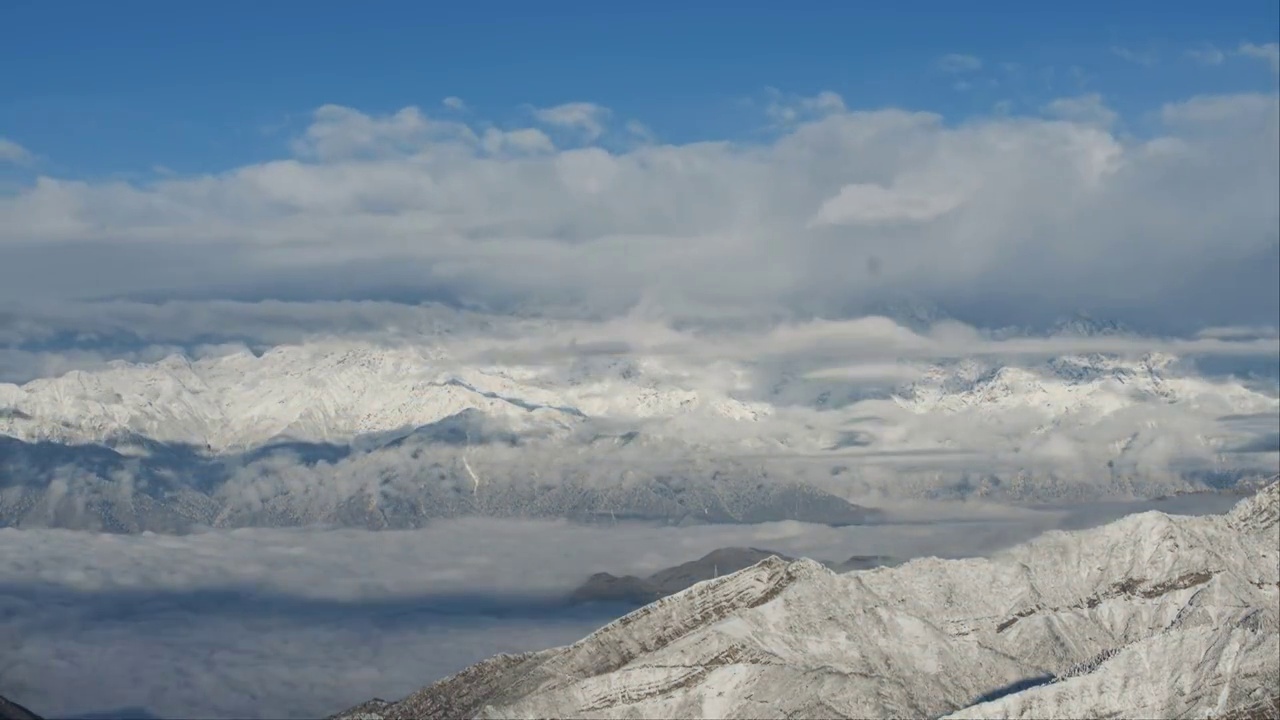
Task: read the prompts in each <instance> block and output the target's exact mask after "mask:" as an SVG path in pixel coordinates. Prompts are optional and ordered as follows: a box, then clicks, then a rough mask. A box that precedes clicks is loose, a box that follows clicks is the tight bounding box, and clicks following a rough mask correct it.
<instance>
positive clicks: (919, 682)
mask: <svg viewBox="0 0 1280 720" xmlns="http://www.w3.org/2000/svg"><path fill="white" fill-rule="evenodd" d="M1278 517H1280V485H1277V484H1272V485H1270V486H1269V487H1267V488H1265V489H1263V490H1262V491H1261V492H1260V493H1259V494H1258V495H1257V496H1256V497H1254V498H1250V499H1247V500H1244V501H1242V502H1241V503H1240V504H1239V505H1238V506H1237V507H1236V508H1235V509H1234V510H1233V511H1231V512H1230V513H1227V514H1225V515H1216V516H1201V517H1183V516H1170V515H1164V514H1161V513H1156V512H1148V513H1142V514H1139V515H1135V516H1130V517H1127V518H1124V519H1122V520H1119V521H1117V522H1114V523H1112V524H1110V525H1106V526H1103V527H1100V528H1094V529H1091V530H1085V531H1076V532H1053V533H1049V534H1047V535H1045V536H1043V537H1041V538H1038V539H1036V540H1033V541H1031V542H1029V543H1026V544H1024V545H1021V546H1018V547H1015V548H1012V549H1010V550H1007V551H1005V552H1003V553H1000V554H998V555H996V556H994V557H992V558H990V559H976V560H939V559H934V558H926V559H920V560H916V561H913V562H910V563H907V564H905V565H902V566H900V567H896V568H879V569H875V570H869V571H859V572H853V573H849V574H846V575H836V574H834V573H832V572H830V571H828V570H827V569H825V568H824V567H822V566H821V565H819V564H817V563H815V562H813V561H809V560H799V561H795V562H792V563H787V562H784V561H782V560H780V559H778V558H771V559H769V560H765V561H763V562H761V563H759V564H757V565H755V566H753V567H750V568H747V569H745V570H742V571H740V572H738V573H734V574H733V575H729V576H725V577H721V578H717V579H714V580H708V581H705V582H702V583H699V584H697V585H695V586H693V587H691V588H689V589H688V590H685V591H683V592H681V593H678V594H676V595H673V596H670V597H667V598H664V599H662V600H659V601H657V602H655V603H653V604H651V605H649V606H646V607H644V608H642V609H640V610H637V611H636V612H634V613H632V614H630V615H627V616H625V617H623V618H621V619H619V620H617V621H615V622H614V623H612V624H610V625H608V626H606V627H604V628H602V629H600V630H598V631H597V632H595V633H592V634H591V635H589V636H587V637H586V638H584V639H582V640H581V641H579V642H577V643H575V644H573V645H570V646H567V647H564V648H557V649H553V650H547V651H543V652H540V653H534V654H531V655H528V656H521V657H509V658H505V659H501V660H500V661H498V660H495V661H490V662H489V664H481V665H479V666H476V667H474V668H471V669H469V670H468V671H464V672H463V673H461V674H459V675H457V676H454V677H451V678H446V679H445V680H442V681H440V682H439V683H436V684H434V685H431V686H428V687H426V688H424V689H423V690H421V691H419V692H418V693H415V694H414V695H411V696H409V697H408V698H406V699H404V700H403V701H401V702H399V703H393V704H390V705H387V706H385V707H382V708H379V709H378V710H377V713H376V714H377V715H378V716H379V717H381V718H384V719H385V720H395V719H398V718H408V717H417V718H430V717H526V718H533V717H588V716H589V717H615V718H642V717H671V718H687V717H709V718H714V717H780V716H788V717H904V716H910V717H939V716H944V717H948V718H950V717H955V718H961V717H1009V718H1032V717H1035V718H1044V717H1105V716H1116V715H1119V716H1126V717H1212V716H1216V715H1219V714H1222V713H1224V712H1227V711H1229V710H1231V709H1233V708H1237V707H1240V706H1243V705H1248V704H1251V703H1254V702H1257V701H1258V700H1259V699H1262V698H1264V697H1267V693H1271V694H1276V693H1277V687H1278V685H1280V632H1278V630H1280V525H1277V518H1278ZM1002 688H1004V689H1006V690H1008V693H1007V694H1003V696H1000V695H1001V689H1002Z"/></svg>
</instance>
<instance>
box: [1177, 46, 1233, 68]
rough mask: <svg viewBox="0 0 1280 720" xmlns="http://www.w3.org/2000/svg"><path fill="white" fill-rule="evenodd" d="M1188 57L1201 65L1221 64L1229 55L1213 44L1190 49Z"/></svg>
mask: <svg viewBox="0 0 1280 720" xmlns="http://www.w3.org/2000/svg"><path fill="white" fill-rule="evenodd" d="M1187 57H1189V58H1191V59H1192V60H1194V61H1196V62H1198V63H1200V64H1201V65H1221V64H1222V61H1223V60H1226V58H1227V55H1226V53H1224V52H1222V51H1221V50H1219V49H1218V48H1216V47H1214V46H1213V45H1204V46H1201V47H1198V48H1192V49H1190V50H1188V51H1187Z"/></svg>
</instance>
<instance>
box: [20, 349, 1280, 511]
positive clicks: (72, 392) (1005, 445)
mask: <svg viewBox="0 0 1280 720" xmlns="http://www.w3.org/2000/svg"><path fill="white" fill-rule="evenodd" d="M1104 331H1105V332H1109V330H1107V328H1103V329H1102V330H1100V331H1099V332H1104ZM897 370H900V371H901V372H900V375H901V376H902V377H901V379H890V380H883V381H876V382H870V383H864V382H860V381H850V380H846V379H841V378H839V377H810V376H809V374H808V373H807V372H803V371H802V370H801V369H797V368H769V367H758V366H753V365H751V364H750V363H747V364H740V365H724V366H723V367H720V366H717V367H715V368H704V367H694V366H686V365H679V366H671V365H668V366H664V365H663V364H662V363H660V362H658V361H650V360H646V359H644V358H621V357H614V356H612V355H610V354H607V353H606V354H604V355H600V356H596V355H590V354H588V355H585V356H583V357H580V358H575V359H574V360H573V361H572V362H568V363H565V364H564V366H563V367H554V368H551V369H547V368H542V369H536V368H529V367H523V366H520V365H518V364H512V365H487V364H462V363H459V362H457V361H456V360H452V359H450V357H449V354H448V353H447V352H445V351H443V350H441V349H440V348H436V347H425V346H423V347H419V346H410V345H401V346H394V347H383V346H377V345H371V344H359V343H347V342H337V341H334V342H316V343H311V344H305V345H296V346H281V347H277V348H274V349H272V350H270V351H268V352H265V353H263V354H261V355H260V356H259V355H254V354H252V353H249V352H244V353H240V354H235V355H229V356H223V357H218V358H208V359H203V360H189V359H186V358H183V357H181V356H172V357H169V358H167V359H165V360H162V361H160V362H157V363H150V364H129V363H115V364H113V365H111V366H110V367H107V368H105V369H101V370H98V371H94V372H80V371H77V372H71V373H67V374H65V375H62V376H60V377H56V378H43V379H40V380H35V381H32V382H29V383H26V384H24V385H11V384H0V470H3V472H0V525H18V526H32V525H52V526H59V527H76V528H84V529H108V530H115V531H122V532H131V531H137V530H143V529H146V530H154V531H180V530H182V529H184V528H192V527H197V526H201V525H213V526H245V525H298V524H306V523H328V524H339V525H354V526H358V527H368V528H396V527H417V526H420V525H421V524H423V523H425V522H428V521H429V520H431V519H433V518H441V517H457V516H462V515H486V516H492V517H560V518H572V519H575V520H581V521H588V522H617V521H621V520H626V519H644V520H655V521H659V522H666V523H675V524H679V523H686V524H687V523H705V522H764V521H771V520H786V519H793V520H803V521H806V522H820V523H828V524H849V523H859V522H865V521H867V520H868V519H870V517H871V515H872V514H873V513H870V512H869V511H868V510H867V509H866V508H862V507H860V504H861V503H859V502H854V501H853V499H854V498H877V497H899V498H917V497H927V498H952V497H970V496H983V497H986V498H994V499H1002V500H1009V501H1036V502H1039V501H1058V500H1067V499H1069V500H1084V499H1090V498H1097V497H1111V496H1123V497H1134V496H1138V497H1142V496H1146V497H1151V496H1155V495H1161V494H1170V493H1175V492H1180V491H1190V490H1196V489H1203V488H1206V487H1226V486H1230V485H1231V484H1233V483H1235V482H1237V481H1239V480H1241V479H1246V478H1251V477H1257V476H1260V475H1269V474H1271V473H1272V472H1274V466H1275V438H1276V437H1280V422H1277V421H1276V420H1274V418H1276V417H1278V416H1280V398H1278V397H1276V395H1274V394H1268V393H1266V392H1262V391H1260V390H1259V389H1257V388H1256V387H1253V386H1250V385H1248V384H1245V383H1242V382H1241V381H1237V380H1234V379H1230V378H1226V379H1223V378H1208V377H1202V376H1197V375H1195V374H1189V373H1188V372H1187V371H1186V370H1185V368H1181V367H1180V366H1178V365H1177V363H1176V362H1175V359H1174V358H1171V357H1168V356H1163V355H1158V354H1153V353H1149V354H1147V355H1145V356H1143V357H1139V358H1127V359H1126V358H1119V357H1109V356H1104V355H1101V354H1084V355H1062V356H1059V357H1054V358H1050V359H1048V360H1036V361H1034V362H1029V363H1026V364H1009V363H1008V362H1007V361H1002V360H996V359H989V358H968V359H959V360H955V361H948V362H939V363H915V364H913V363H906V362H904V363H900V364H899V367H898V368H897ZM889 375H894V373H889ZM745 378H753V379H752V380H751V382H746V381H745ZM1269 418H1270V419H1269ZM303 488H305V492H304V491H303V490H302V489H303Z"/></svg>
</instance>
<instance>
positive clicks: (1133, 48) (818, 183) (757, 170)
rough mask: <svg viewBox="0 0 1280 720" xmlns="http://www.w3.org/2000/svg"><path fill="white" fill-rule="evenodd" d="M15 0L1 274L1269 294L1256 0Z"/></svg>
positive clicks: (121, 287)
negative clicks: (643, 0)
mask: <svg viewBox="0 0 1280 720" xmlns="http://www.w3.org/2000/svg"><path fill="white" fill-rule="evenodd" d="M5 18H6V25H8V26H10V27H14V28H19V29H20V31H19V32H16V33H11V37H9V38H7V41H6V43H5V44H4V47H3V48H0V138H2V139H0V303H10V304H12V303H36V304H39V303H48V302H54V301H67V300H76V301H83V300H92V299H100V298H119V297H124V298H134V299H143V300H146V301H162V300H171V299H174V298H188V299H191V298H195V299H219V298H222V299H225V298H232V299H238V300H248V301H260V300H263V299H272V298H273V299H281V300H295V301H304V302H310V301H315V300H321V299H329V300H332V299H338V300H350V299H355V300H365V299H381V300H388V299H389V300H395V301H411V302H418V301H422V300H439V301H444V302H448V303H453V304H457V305H462V306H468V307H480V308H486V309H489V310H493V311H495V312H501V313H509V312H525V313H528V312H535V313H551V314H555V313H566V312H576V313H582V312H587V313H589V314H595V315H601V316H614V315H618V314H621V313H625V312H628V311H630V310H631V309H633V308H635V307H636V306H637V305H645V306H650V307H658V308H660V309H661V311H662V312H664V313H666V314H668V315H671V316H673V317H674V316H680V317H697V318H708V317H724V316H726V315H733V316H752V317H766V316H767V317H774V316H777V315H779V314H782V315H790V316H800V317H814V316H821V317H847V316H851V315H857V314H859V313H862V312H864V311H865V309H866V308H867V307H872V306H874V305H875V304H876V303H878V302H880V303H882V302H885V301H889V300H894V299H901V298H922V299H924V300H927V301H930V302H937V303H940V304H942V305H944V306H946V307H948V308H949V309H950V310H951V312H952V313H954V314H957V315H959V316H960V317H961V318H962V319H963V320H965V321H967V322H972V323H974V324H978V325H1001V324H1018V323H1032V324H1034V323H1036V322H1042V321H1046V320H1048V319H1052V318H1054V317H1057V316H1061V315H1064V314H1069V313H1071V312H1075V311H1086V312H1092V313H1095V314H1102V315H1107V316H1110V317H1118V318H1122V319H1126V320H1129V321H1131V322H1135V323H1139V324H1144V325H1147V326H1150V327H1153V328H1159V329H1164V330H1169V329H1176V330H1179V331H1185V332H1191V331H1194V330H1196V329H1199V328H1203V327H1205V326H1209V325H1225V324H1254V325H1259V324H1261V325H1273V326H1274V325H1276V324H1277V313H1278V312H1280V311H1277V310H1276V309H1275V307H1274V306H1275V305H1276V303H1275V302H1274V301H1275V299H1276V296H1277V294H1280V281H1277V275H1278V274H1280V273H1278V272H1277V264H1278V263H1280V242H1278V241H1277V235H1280V210H1278V209H1277V206H1276V196H1277V195H1278V194H1280V171H1278V170H1277V165H1280V141H1278V140H1277V138H1276V135H1277V128H1278V127H1280V125H1278V123H1280V120H1278V117H1280V112H1278V111H1277V94H1276V93H1277V78H1280V67H1278V66H1277V63H1280V44H1277V40H1278V39H1280V38H1278V36H1280V31H1278V30H1277V28H1280V9H1277V5H1276V3H1274V2H1272V1H1270V0H1259V1H1256V2H1255V1H1252V0H1249V1H1245V0H1241V1H1238V2H1219V3H1207V2H1197V3H1192V2H1160V3H1155V2H1145V1H1143V2H1138V1H1135V2H1126V3H1123V4H1113V3H1101V2H1082V3H1071V4H1040V3H1032V4H1028V3H1013V2H988V3H982V4H980V6H979V7H977V8H975V7H973V6H965V7H964V8H960V7H959V6H955V5H954V4H947V3H941V2H923V1H917V2H904V3H894V4H891V5H887V6H883V7H874V8H873V7H871V6H867V5H865V4H855V3H808V4H804V3H802V4H800V5H788V6H786V8H785V9H784V7H783V6H782V5H780V4H776V3H771V4H765V3H759V2H749V3H735V4H734V6H733V7H732V8H729V7H728V6H721V5H717V4H713V3H697V4H664V3H647V4H644V5H642V6H634V7H633V6H624V5H618V4H612V3H605V4H592V3H585V2H582V3H571V2H548V3H538V4H536V5H534V4H520V3H468V4H465V5H460V6H457V7H452V6H450V7H444V6H439V5H436V4H420V3H389V2H388V3H378V4H376V5H370V6H360V7H358V8H357V7H356V6H352V5H350V4H349V3H334V2H315V3H307V4H306V5H305V7H304V6H303V5H301V4H296V3H284V2H277V3H268V4H262V3H248V2H237V1H232V2H224V3H216V4H205V5H200V6H195V5H192V4H189V3H179V4H172V3H158V2H142V1H140V0H135V1H131V2H122V3H111V4H103V3H83V2H81V3H63V2H12V3H8V4H6V7H5Z"/></svg>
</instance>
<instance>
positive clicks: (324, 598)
mask: <svg viewBox="0 0 1280 720" xmlns="http://www.w3.org/2000/svg"><path fill="white" fill-rule="evenodd" d="M1135 509H1141V507H1135V506H1133V505H1121V506H1116V507H1100V508H1098V509H1096V511H1094V512H1091V513H1086V514H1084V515H1081V514H1079V513H1077V512H1072V511H1068V510H1066V509H1063V510H1041V511H1032V510H1025V509H1017V508H1008V507H1000V506H994V505H981V504H978V503H973V504H964V505H962V504H948V505H945V506H944V505H931V504H927V503H925V504H916V505H912V506H906V507H903V508H902V509H901V510H900V511H899V515H900V516H901V517H902V518H903V519H904V520H907V521H908V522H904V523H903V524H895V525H889V526H879V527H872V526H864V527H853V528H839V529H837V528H827V527H816V526H809V525H803V524H800V523H771V524H766V525H758V526H736V527H701V528H666V527H644V526H634V525H620V526H617V527H588V526H574V525H568V524H563V523H547V522H541V523H539V522H523V521H484V520H475V521H471V520H468V521H448V522H441V523H438V524H436V525H433V526H432V527H430V528H426V529H423V530H415V531H407V532H381V533H373V532H364V531H325V530H296V531H286V530H236V531H215V532H206V533H199V534H192V535H186V536H163V535H134V536H120V535H101V534H92V533H76V532H65V531H51V530H22V531H17V530H12V529H0V549H2V550H3V554H2V557H4V558H5V560H2V561H0V658H4V659H6V660H7V659H8V658H10V657H19V658H21V659H22V662H19V663H8V662H3V661H0V689H2V691H3V692H4V694H5V695H6V696H8V697H10V698H12V699H14V700H16V701H18V702H21V703H23V704H24V705H27V706H29V707H31V708H32V709H33V710H36V711H38V712H40V713H42V714H43V715H44V716H45V717H70V716H73V715H76V714H82V713H90V712H104V711H111V710H116V711H117V714H116V716H124V715H127V716H129V717H137V716H140V713H138V712H137V710H142V711H145V712H147V713H150V714H151V715H154V716H160V717H202V718H251V717H260V718H287V717H295V718H308V717H323V716H326V715H329V714H331V713H334V712H337V711H339V710H342V709H345V708H346V707H349V706H351V705H353V704H355V703H357V702H363V701H365V700H367V699H369V698H372V697H388V698H394V697H401V696H403V695H406V694H408V693H409V692H411V691H413V690H416V689H417V688H419V687H420V686H422V685H424V684H426V683H429V682H431V681H433V680H436V679H439V678H440V677H442V676H444V675H447V674H449V673H452V672H456V671H457V670H460V669H462V668H463V667H465V666H466V665H469V664H471V663H473V662H477V661H479V660H481V659H483V658H485V657H489V656H491V655H494V654H497V653H499V652H519V651H528V650H537V649H543V648H546V647H551V646H556V645H562V644H567V643H570V642H573V641H576V640H577V639H579V638H581V637H582V636H584V635H586V634H587V633H588V632H590V631H591V630H593V629H595V628H596V627H599V626H600V625H603V624H604V623H606V622H608V621H609V620H611V619H613V616H614V615H615V614H617V613H621V612H622V611H623V609H622V608H618V607H604V608H596V609H579V610H575V611H569V610H566V609H564V608H557V607H556V606H555V605H554V604H553V603H550V602H549V600H550V599H551V598H554V597H556V596H558V595H560V594H562V593H567V592H568V591H569V590H571V589H572V588H573V587H575V586H576V585H577V584H578V583H580V582H581V581H582V580H584V579H585V578H586V577H587V576H588V575H589V574H590V573H592V572H597V571H608V572H612V573H615V574H624V573H631V574H648V573H651V572H654V571H655V570H658V569H661V568H665V567H669V566H671V565H674V564H677V563H679V562H684V561H686V560H692V559H694V558H697V557H700V556H702V555H704V554H705V553H707V552H709V551H711V550H713V549H716V548H720V547H727V546H755V547H764V548H768V549H772V550H776V551H779V552H784V553H788V554H792V555H802V556H809V557H816V558H821V559H832V560H843V559H845V558H847V557H849V556H851V555H855V554H857V555H877V554H879V555H892V556H896V557H899V558H909V557H916V556H923V555H935V556H940V557H958V556H960V557H963V556H972V555H980V554H985V553H988V552H990V551H993V550H996V549H1000V548H1003V547H1007V546H1008V545H1011V544H1013V543H1017V542H1021V541H1023V540H1026V539H1029V538H1031V537H1033V536H1035V535H1037V534H1039V533H1041V532H1043V531H1045V530H1048V529H1052V528H1055V527H1060V526H1072V527H1075V526H1088V525H1092V524H1096V523H1098V522H1101V521H1104V520H1106V519H1109V518H1110V517H1114V516H1117V515H1120V514H1123V513H1124V512H1131V511H1133V510H1135ZM975 520H981V522H975ZM638 548H639V549H640V550H637V549H638ZM549 549H554V550H553V551H549ZM335 648H341V651H340V652H334V649H335ZM130 708H132V709H134V711H133V712H121V711H122V710H125V709H130Z"/></svg>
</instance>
